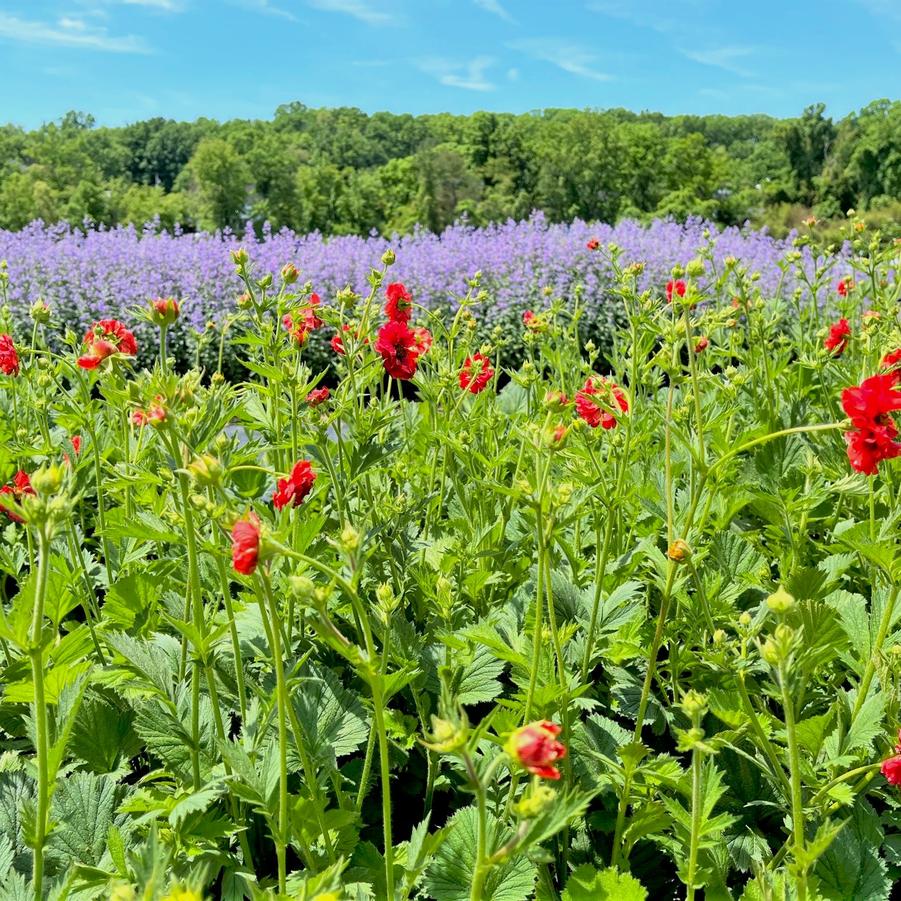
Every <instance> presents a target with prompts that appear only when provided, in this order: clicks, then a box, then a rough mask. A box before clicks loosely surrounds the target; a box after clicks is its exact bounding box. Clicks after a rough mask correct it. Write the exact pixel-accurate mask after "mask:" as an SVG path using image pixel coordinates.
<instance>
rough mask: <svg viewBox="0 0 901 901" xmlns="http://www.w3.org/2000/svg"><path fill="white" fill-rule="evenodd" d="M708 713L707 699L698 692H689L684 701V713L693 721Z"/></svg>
mask: <svg viewBox="0 0 901 901" xmlns="http://www.w3.org/2000/svg"><path fill="white" fill-rule="evenodd" d="M706 711H707V698H706V697H705V696H704V695H702V694H700V693H699V692H697V691H690V692H688V693H687V694H686V695H685V697H684V698H683V699H682V712H683V713H684V714H685V715H686V716H687V717H690V718H692V719H694V718H695V717H701V716H703V715H704V713H705V712H706Z"/></svg>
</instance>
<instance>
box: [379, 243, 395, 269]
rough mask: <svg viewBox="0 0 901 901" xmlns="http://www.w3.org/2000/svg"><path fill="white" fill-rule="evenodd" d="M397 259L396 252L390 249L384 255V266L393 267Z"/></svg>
mask: <svg viewBox="0 0 901 901" xmlns="http://www.w3.org/2000/svg"><path fill="white" fill-rule="evenodd" d="M396 259H397V257H396V256H395V255H394V251H393V250H392V249H391V248H390V247H389V248H388V249H387V250H386V251H385V252H384V253H383V254H382V265H383V266H393V265H394V261H395V260H396Z"/></svg>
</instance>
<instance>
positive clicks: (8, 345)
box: [0, 335, 19, 375]
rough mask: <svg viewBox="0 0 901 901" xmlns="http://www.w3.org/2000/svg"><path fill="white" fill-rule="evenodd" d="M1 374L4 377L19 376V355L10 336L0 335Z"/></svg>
mask: <svg viewBox="0 0 901 901" xmlns="http://www.w3.org/2000/svg"><path fill="white" fill-rule="evenodd" d="M0 372H2V373H3V374H4V375H18V374H19V354H18V353H17V352H16V345H15V344H14V343H13V339H12V338H11V337H10V336H9V335H0Z"/></svg>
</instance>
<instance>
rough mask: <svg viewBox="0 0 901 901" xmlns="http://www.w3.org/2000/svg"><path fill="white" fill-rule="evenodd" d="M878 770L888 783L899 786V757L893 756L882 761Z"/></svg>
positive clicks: (900, 766) (900, 763)
mask: <svg viewBox="0 0 901 901" xmlns="http://www.w3.org/2000/svg"><path fill="white" fill-rule="evenodd" d="M879 769H880V771H881V772H882V775H883V776H885V778H886V779H887V780H888V781H889V783H891V784H892V785H901V755H895V756H894V757H889V758H888V760H883V761H882V766H881V767H880V768H879Z"/></svg>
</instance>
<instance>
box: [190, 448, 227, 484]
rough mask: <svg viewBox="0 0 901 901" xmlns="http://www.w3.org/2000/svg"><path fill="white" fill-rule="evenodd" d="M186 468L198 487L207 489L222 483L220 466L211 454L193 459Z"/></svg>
mask: <svg viewBox="0 0 901 901" xmlns="http://www.w3.org/2000/svg"><path fill="white" fill-rule="evenodd" d="M186 468H187V470H188V472H189V473H190V474H191V478H192V479H193V480H194V481H195V482H197V484H198V485H204V486H207V487H208V486H211V485H218V484H220V483H221V481H222V464H221V463H220V462H219V460H218V459H217V458H216V457H214V456H213V455H212V454H201V455H200V456H199V457H195V458H194V459H193V460H192V461H191V462H190V463H189V464H188V465H187V467H186Z"/></svg>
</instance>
